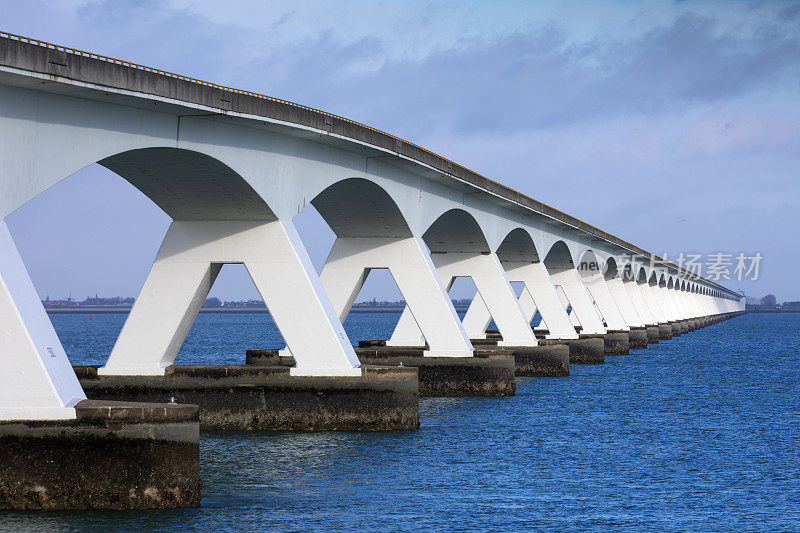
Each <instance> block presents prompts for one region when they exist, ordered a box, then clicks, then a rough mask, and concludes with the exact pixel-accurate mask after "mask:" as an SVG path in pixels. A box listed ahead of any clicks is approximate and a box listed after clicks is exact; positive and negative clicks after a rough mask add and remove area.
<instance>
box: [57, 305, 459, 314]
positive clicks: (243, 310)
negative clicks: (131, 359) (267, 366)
mask: <svg viewBox="0 0 800 533" xmlns="http://www.w3.org/2000/svg"><path fill="white" fill-rule="evenodd" d="M455 308H456V311H466V309H467V307H466V306H462V305H457V306H455ZM403 309H405V307H353V308H352V309H351V310H350V312H351V313H401V312H402V311H403ZM45 311H47V314H48V315H127V314H128V313H130V312H131V309H130V307H50V308H45ZM200 314H231V315H246V314H252V315H268V314H269V311H268V310H267V309H266V308H261V307H203V308H202V309H200Z"/></svg>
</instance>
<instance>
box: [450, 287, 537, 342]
mask: <svg viewBox="0 0 800 533" xmlns="http://www.w3.org/2000/svg"><path fill="white" fill-rule="evenodd" d="M520 308H522V311H523V314H524V312H525V310H524V308H523V307H522V305H520ZM491 322H492V314H491V313H490V312H489V308H488V307H486V302H484V301H483V298H481V293H480V292H475V296H473V298H472V301H471V302H470V304H469V307H468V308H467V312H466V313H465V314H464V320H462V321H461V324H462V325H463V326H464V331H466V332H467V336H468V337H469V338H470V339H485V338H486V328H488V327H489V324H490V323H491Z"/></svg>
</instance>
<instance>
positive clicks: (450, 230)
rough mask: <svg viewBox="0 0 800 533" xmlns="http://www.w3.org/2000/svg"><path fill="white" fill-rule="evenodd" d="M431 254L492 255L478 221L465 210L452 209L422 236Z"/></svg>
mask: <svg viewBox="0 0 800 533" xmlns="http://www.w3.org/2000/svg"><path fill="white" fill-rule="evenodd" d="M422 240H424V241H425V244H426V245H427V246H428V249H429V250H430V251H431V253H486V254H488V253H490V252H491V250H490V249H489V243H488V242H487V241H486V236H485V235H484V234H483V230H482V229H481V227H480V225H479V224H478V221H477V220H475V217H473V216H472V215H471V214H469V213H468V212H466V211H464V210H463V209H451V210H449V211H446V212H445V213H443V214H442V215H441V216H440V217H439V218H437V219H436V220H435V221H434V222H433V224H431V225H430V227H429V228H428V229H427V230H426V231H425V233H424V234H423V235H422Z"/></svg>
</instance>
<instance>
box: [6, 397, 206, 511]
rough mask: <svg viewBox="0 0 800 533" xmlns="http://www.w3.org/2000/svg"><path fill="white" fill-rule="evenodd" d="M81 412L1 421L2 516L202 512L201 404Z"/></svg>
mask: <svg viewBox="0 0 800 533" xmlns="http://www.w3.org/2000/svg"><path fill="white" fill-rule="evenodd" d="M75 411H76V413H77V418H76V419H73V420H52V421H5V422H0V509H164V508H176V507H197V506H199V505H200V488H201V486H202V482H201V481H200V467H199V457H200V450H199V434H200V430H199V428H198V418H197V406H196V405H175V404H172V405H169V404H136V403H125V402H108V401H96V400H84V401H82V402H80V403H79V404H78V405H77V406H76V407H75Z"/></svg>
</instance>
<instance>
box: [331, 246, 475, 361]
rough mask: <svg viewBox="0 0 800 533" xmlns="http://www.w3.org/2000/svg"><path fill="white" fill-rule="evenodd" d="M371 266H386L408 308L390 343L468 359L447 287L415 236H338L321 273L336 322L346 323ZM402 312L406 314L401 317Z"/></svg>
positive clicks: (465, 341)
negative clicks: (424, 347)
mask: <svg viewBox="0 0 800 533" xmlns="http://www.w3.org/2000/svg"><path fill="white" fill-rule="evenodd" d="M373 268H388V269H389V271H390V272H391V274H392V276H393V277H394V280H395V282H396V283H397V286H398V288H399V289H400V292H401V293H402V295H403V298H404V299H405V301H406V309H405V310H404V311H403V315H401V319H400V322H399V323H398V326H397V328H396V329H395V332H394V334H393V335H392V337H391V339H389V340H388V341H387V343H386V344H387V345H389V346H424V345H425V342H426V341H427V344H428V350H426V351H425V354H424V355H425V356H428V357H471V356H472V344H471V343H470V342H469V338H468V337H467V334H466V333H465V332H464V329H463V328H462V327H461V320H460V319H459V318H458V315H457V314H456V310H455V308H453V303H452V302H451V301H450V297H449V296H448V294H447V290H446V289H445V287H444V285H443V284H442V282H441V280H440V279H439V276H438V274H437V273H436V270H435V267H434V266H433V263H432V262H431V259H430V255H429V254H428V252H427V250H426V248H425V243H424V242H422V239H420V238H417V237H404V238H341V237H340V238H337V239H336V242H335V243H334V245H333V249H332V250H331V253H330V255H329V256H328V260H327V261H326V263H325V267H324V268H323V269H322V274H321V275H320V277H321V279H322V283H323V285H325V288H326V289H327V291H328V294H329V295H330V298H331V301H332V302H333V308H334V309H335V311H336V313H337V315H338V317H339V320H340V321H344V319H345V318H346V317H347V314H348V313H349V312H350V308H351V307H352V305H353V302H354V301H355V299H356V297H357V296H358V293H359V292H360V291H361V287H362V286H363V284H364V281H365V280H366V278H367V275H368V274H369V271H370V270H371V269H373ZM403 316H406V318H403Z"/></svg>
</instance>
